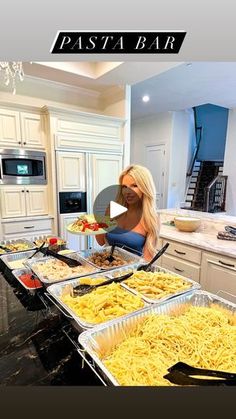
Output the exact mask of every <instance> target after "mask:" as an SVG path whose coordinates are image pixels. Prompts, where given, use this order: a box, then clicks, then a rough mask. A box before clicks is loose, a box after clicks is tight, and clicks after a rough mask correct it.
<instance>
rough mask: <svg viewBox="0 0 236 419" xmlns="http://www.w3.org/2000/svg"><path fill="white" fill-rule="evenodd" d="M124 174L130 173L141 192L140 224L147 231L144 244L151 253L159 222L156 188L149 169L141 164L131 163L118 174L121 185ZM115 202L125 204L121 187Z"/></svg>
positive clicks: (154, 246) (155, 242)
mask: <svg viewBox="0 0 236 419" xmlns="http://www.w3.org/2000/svg"><path fill="white" fill-rule="evenodd" d="M125 175H130V176H132V178H133V179H134V180H135V182H136V184H137V187H138V188H139V189H140V191H141V192H142V194H143V197H142V224H143V227H144V229H145V230H146V231H147V236H146V245H147V250H148V251H149V252H150V254H151V255H153V254H154V253H155V251H156V249H157V241H158V233H159V222H158V217H157V213H156V205H155V195H156V188H155V185H154V181H153V178H152V175H151V173H150V171H149V170H148V169H147V168H146V167H143V166H140V165H138V164H132V165H130V166H128V167H126V169H124V170H123V172H122V173H121V174H120V177H119V184H120V185H122V181H123V178H124V176H125ZM117 202H118V203H119V204H121V205H125V199H124V196H123V194H122V188H120V190H119V193H118V196H117Z"/></svg>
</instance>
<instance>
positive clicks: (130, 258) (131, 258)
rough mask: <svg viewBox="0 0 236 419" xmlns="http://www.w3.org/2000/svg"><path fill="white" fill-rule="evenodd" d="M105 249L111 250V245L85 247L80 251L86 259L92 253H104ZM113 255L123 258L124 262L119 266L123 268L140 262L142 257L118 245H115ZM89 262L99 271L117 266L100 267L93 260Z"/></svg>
mask: <svg viewBox="0 0 236 419" xmlns="http://www.w3.org/2000/svg"><path fill="white" fill-rule="evenodd" d="M106 251H109V252H110V251H111V246H106V247H103V248H102V249H99V250H98V249H87V250H81V251H80V253H81V255H82V257H83V258H85V259H88V258H89V257H90V256H92V255H93V254H94V253H104V252H106ZM114 255H117V256H120V257H122V258H123V259H124V260H125V262H126V263H125V264H124V265H122V266H120V267H119V268H122V267H123V268H124V267H125V266H129V265H133V264H134V263H142V259H141V257H140V256H137V255H135V254H134V253H131V252H129V251H127V250H125V249H122V248H120V247H116V248H115V250H114ZM89 263H91V264H93V265H94V266H96V268H98V269H99V270H101V271H107V270H111V269H117V266H108V267H107V268H101V267H100V266H98V265H96V264H95V263H93V262H90V261H89Z"/></svg>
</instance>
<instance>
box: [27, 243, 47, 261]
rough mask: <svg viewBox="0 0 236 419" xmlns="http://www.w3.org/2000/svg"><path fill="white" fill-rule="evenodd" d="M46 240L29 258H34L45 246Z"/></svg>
mask: <svg viewBox="0 0 236 419" xmlns="http://www.w3.org/2000/svg"><path fill="white" fill-rule="evenodd" d="M45 243H46V242H45V241H44V242H43V243H42V244H41V245H40V246H39V247H38V248H37V250H35V252H34V253H33V254H32V255H31V256H29V257H28V258H27V259H32V258H33V257H34V256H35V255H36V254H37V253H38V252H40V250H41V249H42V248H43V246H44V245H45Z"/></svg>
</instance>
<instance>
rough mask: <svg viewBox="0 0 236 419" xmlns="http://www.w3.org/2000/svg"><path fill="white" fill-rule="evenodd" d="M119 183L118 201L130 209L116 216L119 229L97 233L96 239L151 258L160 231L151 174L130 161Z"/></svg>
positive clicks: (147, 258)
mask: <svg viewBox="0 0 236 419" xmlns="http://www.w3.org/2000/svg"><path fill="white" fill-rule="evenodd" d="M119 184H120V185H121V188H120V191H119V193H118V197H117V200H116V201H117V203H119V204H121V205H123V206H126V207H127V208H128V211H126V212H125V213H124V214H122V215H120V216H119V217H118V218H116V221H117V224H118V227H117V228H116V229H114V230H113V231H111V232H109V233H107V234H102V235H99V236H96V239H97V242H98V243H99V244H100V245H104V244H109V245H112V244H116V245H118V246H120V247H121V246H126V247H129V248H130V249H132V250H133V251H134V253H138V254H141V253H142V254H143V257H144V258H145V259H146V260H151V259H152V257H153V256H154V254H155V253H156V250H157V240H158V231H159V221H158V217H157V214H156V208H155V185H154V182H153V178H152V175H151V173H150V172H149V170H148V169H146V168H145V167H143V166H139V165H136V164H135V165H131V166H128V167H127V168H126V169H125V170H124V171H123V172H122V173H121V175H120V178H119ZM130 226H133V228H132V227H131V229H130Z"/></svg>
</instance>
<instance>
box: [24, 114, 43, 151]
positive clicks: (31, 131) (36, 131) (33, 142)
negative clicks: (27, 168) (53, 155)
mask: <svg viewBox="0 0 236 419" xmlns="http://www.w3.org/2000/svg"><path fill="white" fill-rule="evenodd" d="M20 119H21V130H22V145H23V146H24V147H27V148H34V149H43V148H45V141H44V131H43V127H42V123H41V118H40V115H37V114H34V113H26V112H21V114H20Z"/></svg>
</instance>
